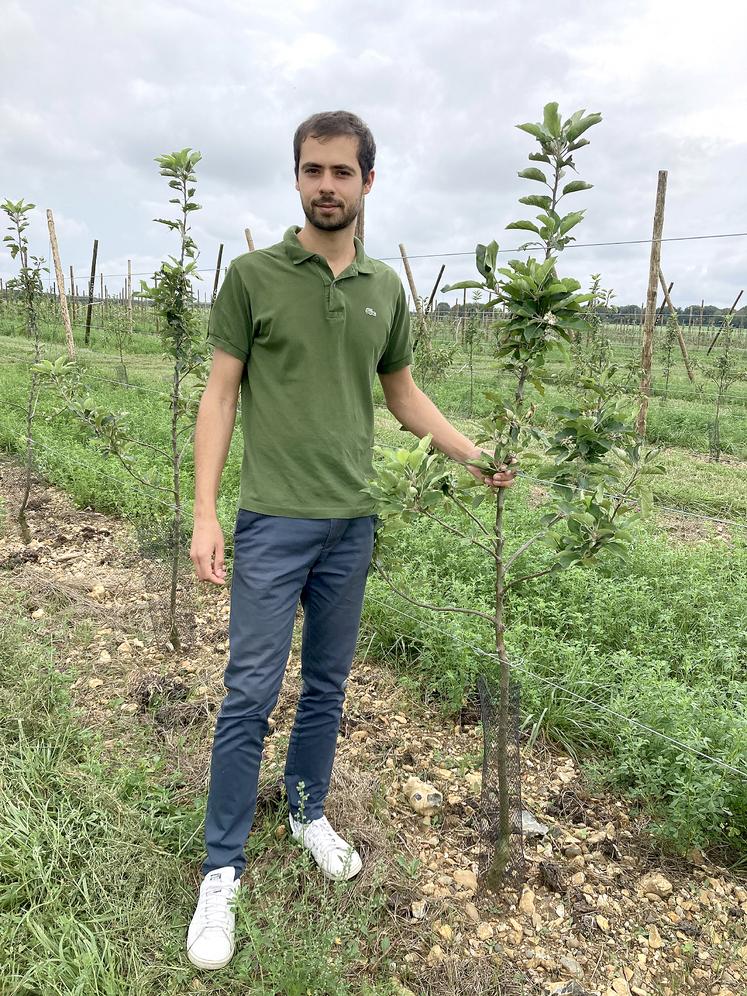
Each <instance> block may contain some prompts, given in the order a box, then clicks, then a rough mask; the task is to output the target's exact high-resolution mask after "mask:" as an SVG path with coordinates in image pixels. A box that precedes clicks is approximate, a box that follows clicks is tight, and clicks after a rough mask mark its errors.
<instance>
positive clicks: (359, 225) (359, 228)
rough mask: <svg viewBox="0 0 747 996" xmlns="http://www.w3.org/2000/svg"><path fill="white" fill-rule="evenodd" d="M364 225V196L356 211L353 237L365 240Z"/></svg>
mask: <svg viewBox="0 0 747 996" xmlns="http://www.w3.org/2000/svg"><path fill="white" fill-rule="evenodd" d="M365 227H366V198H365V197H364V198H363V200H362V201H361V209H360V211H359V212H358V217H357V218H356V219H355V237H356V238H357V239H360V240H361V242H363V241H365V240H364V238H363V236H364V233H365Z"/></svg>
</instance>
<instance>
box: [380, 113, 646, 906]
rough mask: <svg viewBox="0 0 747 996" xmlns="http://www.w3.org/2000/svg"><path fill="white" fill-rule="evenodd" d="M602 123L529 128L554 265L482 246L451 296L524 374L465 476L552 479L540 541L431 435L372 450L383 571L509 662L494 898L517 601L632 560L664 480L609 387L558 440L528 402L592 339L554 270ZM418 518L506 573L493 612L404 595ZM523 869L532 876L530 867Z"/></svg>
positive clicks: (504, 834)
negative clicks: (489, 330) (538, 561)
mask: <svg viewBox="0 0 747 996" xmlns="http://www.w3.org/2000/svg"><path fill="white" fill-rule="evenodd" d="M600 120H601V116H600V115H599V114H589V115H587V114H585V112H584V111H577V112H576V113H575V114H573V115H571V117H569V118H568V119H566V120H565V121H562V120H561V117H560V114H559V113H558V105H557V104H555V103H550V104H547V105H546V107H545V109H544V117H543V121H542V122H541V123H537V124H534V123H529V124H523V125H519V127H520V128H521V129H522V130H523V131H526V132H528V133H529V134H531V135H533V136H534V137H535V138H536V139H537V141H538V143H539V151H538V152H534V153H532V154H531V155H530V157H529V158H530V160H532V161H533V162H539V163H543V164H545V165H546V166H548V167H549V169H548V170H547V173H545V172H543V171H542V170H541V169H539V167H530V168H529V169H525V170H522V171H521V172H520V173H519V176H521V177H523V178H525V179H527V180H530V181H532V182H536V183H539V184H541V185H542V186H544V187H545V188H546V190H547V191H548V192H547V193H542V194H530V195H527V196H525V197H522V198H521V199H520V200H521V203H523V204H528V205H531V206H534V207H537V208H539V209H540V213H539V214H538V215H537V219H536V221H529V220H524V219H522V220H520V221H517V222H513V223H512V224H510V225H508V226H507V227H508V228H509V229H520V230H524V231H530V232H532V233H534V234H535V235H537V237H538V241H537V242H533V243H530V244H529V245H528V246H526V247H524V248H529V247H537V248H539V249H541V250H543V253H542V255H543V258H542V259H541V260H538V259H535V258H534V257H529V258H528V259H527V260H526V261H524V262H522V261H520V260H518V259H514V260H510V261H509V263H508V265H507V266H506V267H505V268H502V269H497V268H496V260H497V253H498V245H497V243H495V242H491V243H490V244H489V245H487V246H486V245H478V246H477V250H476V264H477V269H478V271H479V273H480V276H481V278H482V279H481V280H480V281H474V280H469V281H463V282H460V283H457V284H453V285H451V287H448V288H444V291H448V290H457V289H461V288H471V289H473V290H480V291H483V292H487V301H486V302H485V304H484V305H483V307H484V308H485V309H491V308H493V307H495V306H496V305H497V306H499V307H500V308H502V309H503V314H504V315H505V317H504V318H501V319H500V320H499V321H498V322H497V323H496V331H497V336H498V350H497V354H498V356H499V357H500V358H501V360H502V361H503V362H502V365H503V370H504V372H505V373H507V374H509V375H512V376H513V378H514V379H515V382H516V386H515V389H514V392H513V398H512V399H511V401H507V399H506V398H505V397H503V396H501V395H499V394H498V393H497V392H496V391H489V392H487V393H486V395H485V396H486V399H487V400H488V401H489V402H490V403H491V410H490V412H489V414H488V415H487V416H486V417H483V418H482V419H481V420H480V422H479V423H478V424H479V426H480V432H479V435H478V436H477V438H476V439H475V442H476V444H477V445H478V446H480V447H481V448H482V450H483V454H484V455H483V456H482V458H481V459H479V460H476V461H468V462H467V466H468V467H475V468H477V469H478V470H479V471H480V472H482V473H485V474H488V475H492V474H494V473H496V471H498V469H499V468H500V467H501V466H508V465H510V464H512V463H514V464H515V466H517V467H518V469H522V470H533V472H534V474H535V475H536V476H537V477H539V478H540V479H541V480H543V481H545V482H546V483H547V486H548V488H549V497H548V502H547V505H546V507H545V508H544V509H543V510H540V511H539V512H538V520H539V521H538V523H537V529H536V532H534V534H533V535H532V536H530V537H529V538H528V539H527V540H525V541H524V542H522V543H520V544H519V545H515V544H513V543H512V542H511V540H509V541H508V543H507V540H506V538H507V537H512V536H513V535H514V529H511V528H508V527H507V521H506V520H507V516H509V515H510V508H511V504H512V497H513V496H512V494H511V492H509V491H507V490H506V489H505V488H499V489H497V492H496V494H495V497H489V495H488V492H487V489H486V487H485V484H484V483H483V482H482V480H481V479H480V480H478V479H477V477H476V476H475V473H474V472H470V473H465V472H463V471H462V472H457V471H456V470H455V468H454V464H453V462H452V461H450V460H448V458H446V457H445V456H444V455H443V454H441V453H436V452H432V451H429V444H430V436H426V437H424V438H423V439H421V440H420V442H419V443H418V444H417V446H416V447H415V448H414V449H411V450H407V449H397V450H392V449H387V448H384V447H375V450H376V452H377V454H378V456H379V460H378V461H377V467H376V472H375V476H374V478H373V479H372V480H371V481H370V482H369V487H368V488H366V489H365V491H366V493H367V494H370V495H371V496H372V497H373V498H374V499H375V500H376V504H377V513H378V515H379V517H380V520H381V528H380V529H379V530H378V531H377V539H376V549H375V553H374V565H375V567H376V569H377V570H378V571H379V572H380V573H381V575H382V577H383V578H384V579H385V580H386V581H387V583H388V584H389V585H390V586H391V587H392V589H393V590H394V591H396V592H397V593H398V594H400V595H401V596H402V597H404V598H405V599H406V600H407V601H409V602H412V603H413V604H416V605H419V606H422V607H425V608H430V609H434V610H437V611H452V612H462V613H468V614H471V615H475V616H478V617H480V618H482V619H484V621H485V622H486V623H489V624H490V626H491V629H492V631H493V637H492V641H491V642H492V643H493V647H492V648H490V647H488V648H486V649H488V650H490V651H491V652H492V651H494V658H495V659H497V661H498V666H497V671H498V692H497V698H498V703H497V717H498V722H497V731H496V734H495V744H494V746H493V748H492V749H493V750H494V751H495V762H496V769H497V782H498V785H497V792H496V791H495V788H494V786H493V785H491V783H490V779H489V778H486V773H487V764H488V746H489V740H488V737H489V734H490V731H489V730H486V729H485V728H484V729H483V736H484V743H485V751H484V758H483V789H482V792H483V799H482V808H483V818H484V819H485V818H486V817H487V819H488V821H489V823H490V825H489V827H488V829H487V837H488V843H489V849H488V856H487V861H485V862H483V867H482V868H481V876H480V879H481V885H482V886H483V887H485V888H486V889H487V890H489V891H497V890H499V889H500V888H502V887H503V886H505V885H507V884H514V885H515V884H518V882H517V874H516V868H517V860H516V857H515V855H514V854H512V848H511V835H512V833H514V834H516V833H517V831H518V834H519V841H520V839H521V838H520V832H521V826H520V825H519V827H516V825H515V824H514V823H513V821H512V817H511V811H512V809H513V810H514V811H516V812H520V811H521V810H520V802H519V804H518V805H517V803H516V800H512V799H511V793H510V783H509V770H508V758H509V746H510V744H509V740H510V736H511V731H510V723H509V720H510V715H509V701H510V697H511V695H512V694H513V683H512V681H511V667H510V662H509V658H508V654H507V652H506V645H505V630H506V618H507V616H506V610H507V607H508V603H507V599H508V596H509V595H511V594H513V593H514V592H520V591H521V589H522V588H523V586H524V585H525V584H527V583H528V582H530V581H531V580H533V579H534V578H537V577H541V576H543V575H547V574H550V573H554V572H557V571H560V570H563V569H566V568H569V567H574V566H577V567H579V566H586V565H588V564H590V563H591V562H592V561H593V560H594V559H595V558H596V557H597V556H599V555H600V554H604V555H606V556H607V557H608V558H615V559H617V560H618V561H620V562H624V561H625V559H626V557H627V554H628V548H629V545H630V542H631V540H632V533H631V532H630V530H629V528H627V526H628V525H629V523H630V522H632V521H633V520H634V519H635V518H636V517H637V516H639V515H640V514H641V513H640V512H639V511H637V510H634V509H632V508H631V507H630V505H631V503H630V501H629V498H630V496H631V495H633V494H634V493H635V490H636V487H637V485H638V483H639V480H640V478H641V476H642V475H643V474H644V473H646V472H651V471H656V472H660V471H661V468H660V467H658V466H657V465H656V464H655V463H654V459H655V455H656V451H648V452H644V451H643V448H642V445H641V442H640V441H639V440H638V438H637V436H636V433H635V424H634V421H633V419H632V415H631V412H630V410H629V408H626V407H625V404H624V403H623V402H622V401H621V400H620V399H619V398H616V397H613V396H612V395H613V394H614V392H613V390H612V389H611V386H610V381H609V378H607V379H606V380H605V379H602V380H600V381H595V380H594V379H593V378H592V377H591V376H589V377H588V378H586V381H585V383H584V384H583V385H582V387H581V391H580V394H579V397H578V400H577V402H576V403H575V404H574V403H571V404H569V405H566V406H563V407H561V408H556V409H554V410H553V416H554V420H555V424H554V428H553V429H551V430H547V431H543V430H541V429H540V428H538V427H537V425H535V422H534V415H535V411H536V406H537V402H536V400H535V399H534V398H531V399H530V398H529V397H528V396H527V391H528V389H534V391H535V392H536V394H537V395H539V398H540V399H541V397H542V395H543V393H544V382H545V380H546V375H545V369H544V368H545V363H546V361H547V360H548V359H549V358H550V356H551V355H553V356H556V355H558V354H559V355H560V356H561V357H563V358H564V359H565V360H566V362H569V359H570V357H569V352H568V349H567V345H568V344H569V343H571V342H572V341H573V339H574V337H575V336H576V335H577V334H579V333H581V334H584V335H585V334H586V333H587V332H588V331H589V324H588V314H587V309H588V305H589V302H590V300H591V295H589V294H583V293H581V292H580V284H579V283H578V281H576V280H574V279H572V278H568V277H560V276H559V275H558V272H557V261H558V260H557V253H559V252H560V251H561V250H562V249H563V248H564V247H565V246H566V245H568V244H569V242H570V241H571V240H572V239H573V236H572V235H571V234H570V232H571V231H572V230H573V229H575V227H576V226H577V225H578V224H579V223H580V222H581V220H582V218H583V211H572V212H570V213H568V214H562V213H560V211H559V210H558V208H559V204H560V201H561V200H562V199H563V198H564V197H566V196H568V195H570V194H575V193H577V192H579V191H582V190H586V189H588V188H589V187H590V186H591V185H590V184H588V183H586V182H584V181H582V180H579V179H575V180H571V181H568V182H565V178H566V175H567V171H568V170H569V169H573V170H575V164H574V161H573V155H574V153H575V152H576V150H577V149H579V148H581V147H582V146H585V145H587V144H588V139H585V138H581V135H583V134H584V132H586V131H587V130H588V129H589V128H590V127H592V126H593V125H595V124H597V123H598V122H599V121H600ZM486 502H487V503H491V502H492V504H493V510H492V514H491V518H492V524H491V525H488V523H487V522H486V518H487V517H484V516H482V515H478V514H477V513H476V510H477V509H478V507H479V506H480V505H482V504H484V503H486ZM446 508H449V509H451V511H452V513H454V514H453V515H452V518H454V517H456V519H457V522H458V523H459V524H458V525H454V524H453V523H452V521H448V520H447V519H445V518H443V517H442V515H441V514H440V512H441V510H442V509H446ZM420 517H423V518H426V519H429V520H431V521H433V522H436V523H438V525H439V526H440V527H442V528H444V529H446V530H447V531H448V532H449V533H451V534H454V535H456V536H458V537H459V538H460V540H461V541H462V542H466V543H469V544H471V545H473V546H475V547H476V548H478V549H480V550H481V551H482V552H483V553H484V554H485V555H486V556H487V557H488V558H490V560H491V561H492V563H493V567H494V572H495V573H494V576H495V584H494V594H493V611H492V612H490V613H488V612H482V611H478V610H476V609H470V608H467V607H462V606H446V607H445V606H437V605H434V604H431V603H426V602H422V601H419V600H415V599H413V598H411V597H410V596H409V595H408V594H407V592H405V591H403V590H402V588H401V586H399V585H398V584H397V583H396V580H395V579H394V578H393V577H392V573H393V572H394V570H396V566H397V565H396V532H397V530H399V529H401V528H405V527H406V526H407V525H408V524H410V523H412V522H414V521H416V520H417V519H418V518H420ZM539 543H543V544H545V545H546V547H547V548H548V552H547V556H546V558H545V562H544V564H543V565H542V566H541V567H540V569H539V570H529V571H527V570H526V569H525V570H524V571H522V570H521V566H520V565H521V562H522V558H523V557H525V555H526V554H527V552H528V551H529V550H530V549H531V548H533V547H535V546H536V544H539ZM509 547H513V549H509ZM486 659H490V657H488V658H486ZM494 671H495V669H493V670H489V669H485V670H484V671H483V673H481V674H480V675H479V677H478V689H479V692H480V698H481V702H482V706H483V715H486V714H487V713H489V712H490V711H491V709H492V694H493V693H492V688H493V681H494ZM490 743H492V737H491V739H490ZM519 850H520V845H519ZM518 864H519V865H520V866H521V867H522V873H523V863H522V862H518Z"/></svg>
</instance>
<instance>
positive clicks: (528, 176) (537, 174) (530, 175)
mask: <svg viewBox="0 0 747 996" xmlns="http://www.w3.org/2000/svg"><path fill="white" fill-rule="evenodd" d="M517 175H518V176H520V177H521V178H522V180H537V181H538V182H539V183H547V177H546V176H545V174H544V173H543V172H542V170H541V169H537V167H536V166H527V168H526V169H520V170H519V172H518V174H517Z"/></svg>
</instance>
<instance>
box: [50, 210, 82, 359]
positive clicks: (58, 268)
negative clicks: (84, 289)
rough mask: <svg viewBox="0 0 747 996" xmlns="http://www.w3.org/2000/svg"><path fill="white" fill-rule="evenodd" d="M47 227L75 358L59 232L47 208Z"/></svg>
mask: <svg viewBox="0 0 747 996" xmlns="http://www.w3.org/2000/svg"><path fill="white" fill-rule="evenodd" d="M47 228H48V229H49V243H50V245H51V247H52V259H53V260H54V272H55V276H56V277H57V286H58V287H59V300H60V312H61V313H62V324H63V326H64V329H65V342H66V343H67V355H68V357H69V359H71V360H74V359H75V340H74V339H73V329H72V326H71V324H70V313H69V311H68V310H67V298H66V297H65V277H64V275H63V273H62V264H61V263H60V250H59V248H58V246H57V233H56V232H55V227H54V217H53V215H52V212H51V211H50V209H49V208H47Z"/></svg>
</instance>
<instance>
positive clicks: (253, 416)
mask: <svg viewBox="0 0 747 996" xmlns="http://www.w3.org/2000/svg"><path fill="white" fill-rule="evenodd" d="M299 231H300V229H299V228H298V227H297V226H291V227H290V228H289V229H288V230H287V231H286V233H285V235H284V236H283V240H282V242H278V243H277V244H276V245H273V246H270V247H269V248H268V249H257V250H256V251H255V252H249V253H245V254H244V255H243V256H237V257H236V259H234V260H233V261H232V262H231V265H230V266H229V268H228V271H227V273H226V277H225V280H224V281H223V284H222V286H221V288H220V290H219V292H218V294H217V296H216V298H215V302H214V304H213V307H212V310H211V313H210V321H209V326H208V342H210V343H211V344H212V345H213V346H215V347H217V348H218V349H222V350H225V352H227V353H230V354H231V356H235V357H237V358H238V359H240V360H243V361H244V363H245V366H244V370H243V373H242V378H241V422H242V430H243V434H244V455H243V459H242V465H241V489H240V493H239V506H240V507H241V508H246V509H249V510H250V511H253V512H262V513H265V514H268V515H289V516H297V517H301V518H308V519H322V518H339V519H346V518H353V517H354V516H359V515H373V514H374V512H375V507H374V504H373V500H372V499H371V498H370V497H369V496H368V495H364V494H361V490H360V489H361V488H363V487H364V486H365V485H366V480H367V478H369V477H371V476H372V472H373V471H372V447H373V433H374V406H373V383H374V377H375V375H376V374H377V373H391V372H392V371H394V370H399V369H400V368H402V367H405V366H407V365H408V364H409V363H410V362H411V361H412V348H411V343H410V313H409V310H408V307H407V300H406V298H405V292H404V288H403V286H402V283H401V281H400V279H399V277H398V275H397V274H396V273H395V271H394V270H393V269H392V268H391V267H390V266H387V264H386V263H382V262H380V261H379V260H375V259H371V258H370V257H369V256H367V255H366V254H365V252H364V251H363V244H362V243H361V242H360V241H359V240H358V239H355V260H354V261H353V262H352V263H351V264H350V266H348V268H347V269H346V270H343V272H342V273H340V274H339V275H338V276H337V277H334V276H333V275H332V271H331V270H330V268H329V266H328V264H327V261H326V260H325V259H324V257H323V256H318V255H316V254H314V253H313V252H309V251H308V250H307V249H304V248H303V246H302V245H301V243H300V242H299V241H298V237H297V233H298V232H299Z"/></svg>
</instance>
